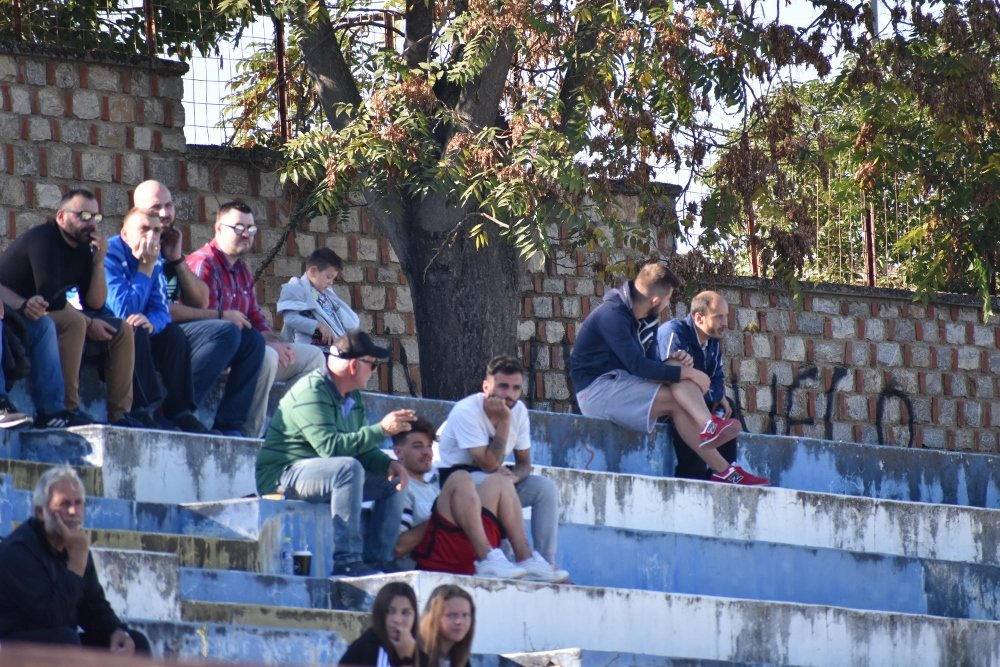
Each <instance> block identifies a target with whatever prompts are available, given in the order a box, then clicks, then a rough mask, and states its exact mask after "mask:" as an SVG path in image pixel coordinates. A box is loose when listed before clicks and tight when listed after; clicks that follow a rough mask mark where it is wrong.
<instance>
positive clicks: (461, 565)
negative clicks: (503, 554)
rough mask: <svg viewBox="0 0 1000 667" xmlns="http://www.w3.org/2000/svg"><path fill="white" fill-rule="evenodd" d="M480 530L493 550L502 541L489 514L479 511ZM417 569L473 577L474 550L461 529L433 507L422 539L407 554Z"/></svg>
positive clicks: (490, 513) (496, 525) (500, 532)
mask: <svg viewBox="0 0 1000 667" xmlns="http://www.w3.org/2000/svg"><path fill="white" fill-rule="evenodd" d="M483 530H484V531H486V539H487V540H488V541H489V543H490V546H491V547H493V548H494V549H495V548H497V547H499V546H500V541H501V540H502V539H503V538H504V535H503V530H502V529H501V528H500V523H499V522H498V521H497V518H496V516H495V515H494V514H493V512H490V511H489V510H487V509H483ZM410 555H411V556H412V557H413V560H415V561H416V562H417V569H419V570H429V571H431V572H449V573H451V574H475V573H476V551H475V549H473V548H472V542H470V541H469V538H468V537H466V536H465V533H464V532H463V531H462V529H461V528H459V527H458V526H456V525H455V524H453V523H452V522H451V521H448V520H447V519H445V518H444V517H443V516H441V515H440V514H438V511H437V504H436V503H435V507H434V509H433V510H432V511H431V518H430V521H429V522H428V524H427V531H426V532H425V533H424V539H422V540H421V541H420V544H419V545H418V546H417V548H416V549H414V550H413V553H412V554H410Z"/></svg>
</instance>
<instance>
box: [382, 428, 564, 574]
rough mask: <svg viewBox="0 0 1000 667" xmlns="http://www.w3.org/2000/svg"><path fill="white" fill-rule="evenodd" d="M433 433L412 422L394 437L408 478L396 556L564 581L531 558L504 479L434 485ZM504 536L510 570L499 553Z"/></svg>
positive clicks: (456, 475)
mask: <svg viewBox="0 0 1000 667" xmlns="http://www.w3.org/2000/svg"><path fill="white" fill-rule="evenodd" d="M435 431H436V429H435V428H434V425H433V424H432V423H431V422H429V421H428V420H426V419H424V418H423V417H418V418H417V421H415V422H414V423H413V425H412V428H411V430H409V431H404V432H402V433H397V434H396V435H394V436H393V437H392V445H393V451H395V453H396V458H397V459H398V460H399V462H400V463H401V464H403V467H404V468H406V472H407V473H409V475H410V482H409V484H407V486H406V505H404V507H403V522H402V524H401V526H400V534H399V541H398V542H396V556H397V557H403V556H407V555H410V556H412V557H413V559H414V561H416V564H417V567H418V568H419V569H421V570H432V571H436V572H451V573H454V574H476V575H479V576H481V577H497V578H503V579H518V578H520V577H524V578H525V579H529V580H532V581H546V582H558V581H564V580H565V579H566V578H567V577H568V576H569V574H568V573H567V572H566V571H565V570H556V569H554V568H552V566H551V565H549V564H548V563H547V562H546V561H545V559H543V558H541V557H540V556H539V557H537V558H535V557H533V556H534V554H532V551H531V547H530V546H529V545H528V535H527V533H526V532H525V529H524V516H523V510H522V509H521V501H520V500H519V499H518V497H517V491H516V490H515V489H514V483H513V481H512V479H511V477H510V475H505V474H501V473H493V474H492V475H489V476H488V477H486V479H484V480H483V481H482V483H481V484H480V485H479V487H478V488H477V487H476V483H475V482H474V481H473V479H472V476H471V475H470V474H469V473H468V472H466V471H464V470H456V471H455V472H453V473H452V474H450V475H449V476H448V479H447V481H445V483H444V485H443V486H440V485H439V484H438V481H437V474H436V473H435V472H434V470H433V462H434V440H435ZM504 537H506V538H507V540H508V541H510V545H511V547H512V548H513V550H514V558H515V559H516V560H517V561H518V562H517V564H516V565H515V564H514V563H511V562H510V561H509V560H507V556H505V555H504V553H503V551H502V550H501V549H500V541H501V540H502V539H503V538H504Z"/></svg>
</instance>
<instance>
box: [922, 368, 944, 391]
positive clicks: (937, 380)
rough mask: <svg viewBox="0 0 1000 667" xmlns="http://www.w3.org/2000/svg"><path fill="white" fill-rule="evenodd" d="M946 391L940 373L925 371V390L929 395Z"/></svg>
mask: <svg viewBox="0 0 1000 667" xmlns="http://www.w3.org/2000/svg"><path fill="white" fill-rule="evenodd" d="M942 391H944V381H943V379H942V377H941V374H940V373H924V392H925V394H926V395H928V396H938V395H940V394H941V392H942Z"/></svg>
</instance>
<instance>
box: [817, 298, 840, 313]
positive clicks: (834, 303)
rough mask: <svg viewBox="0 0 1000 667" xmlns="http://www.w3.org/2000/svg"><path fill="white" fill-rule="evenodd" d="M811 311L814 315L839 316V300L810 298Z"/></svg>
mask: <svg viewBox="0 0 1000 667" xmlns="http://www.w3.org/2000/svg"><path fill="white" fill-rule="evenodd" d="M812 311H813V312H814V313H828V314H830V315H840V300H839V299H833V298H829V297H823V296H814V297H813V298H812Z"/></svg>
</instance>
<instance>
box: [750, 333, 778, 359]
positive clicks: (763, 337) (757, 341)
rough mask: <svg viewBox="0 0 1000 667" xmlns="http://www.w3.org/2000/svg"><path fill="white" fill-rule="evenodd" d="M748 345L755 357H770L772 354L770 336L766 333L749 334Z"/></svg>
mask: <svg viewBox="0 0 1000 667" xmlns="http://www.w3.org/2000/svg"><path fill="white" fill-rule="evenodd" d="M750 347H751V349H752V350H753V356H754V357H756V358H757V359H770V358H771V357H773V356H774V354H773V352H772V351H771V337H770V336H768V335H767V334H751V335H750Z"/></svg>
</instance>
